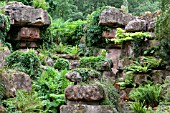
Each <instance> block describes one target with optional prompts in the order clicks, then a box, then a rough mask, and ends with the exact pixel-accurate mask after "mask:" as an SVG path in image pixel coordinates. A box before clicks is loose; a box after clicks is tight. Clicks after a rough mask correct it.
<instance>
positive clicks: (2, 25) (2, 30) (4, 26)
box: [0, 13, 10, 42]
mask: <svg viewBox="0 0 170 113" xmlns="http://www.w3.org/2000/svg"><path fill="white" fill-rule="evenodd" d="M9 30H10V19H9V17H8V16H6V15H4V14H1V13H0V40H2V41H3V42H5V38H6V36H7V32H8V31H9Z"/></svg>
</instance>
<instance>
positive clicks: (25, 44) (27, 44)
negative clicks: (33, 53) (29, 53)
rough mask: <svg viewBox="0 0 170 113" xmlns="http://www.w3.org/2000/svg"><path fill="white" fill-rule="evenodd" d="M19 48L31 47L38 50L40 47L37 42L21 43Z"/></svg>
mask: <svg viewBox="0 0 170 113" xmlns="http://www.w3.org/2000/svg"><path fill="white" fill-rule="evenodd" d="M19 47H21V48H24V47H30V48H36V47H38V45H37V43H36V42H20V43H19Z"/></svg>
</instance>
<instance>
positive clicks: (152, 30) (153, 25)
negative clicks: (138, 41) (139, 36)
mask: <svg viewBox="0 0 170 113" xmlns="http://www.w3.org/2000/svg"><path fill="white" fill-rule="evenodd" d="M154 29H155V21H151V22H149V24H148V31H149V32H154Z"/></svg>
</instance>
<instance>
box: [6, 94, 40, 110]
mask: <svg viewBox="0 0 170 113" xmlns="http://www.w3.org/2000/svg"><path fill="white" fill-rule="evenodd" d="M3 104H4V106H5V107H6V109H7V111H8V112H9V113H32V112H36V113H41V112H42V107H43V103H42V101H41V99H40V98H39V97H38V94H37V93H36V92H34V93H33V92H30V93H27V92H25V91H17V94H16V97H14V98H9V99H7V100H4V101H3Z"/></svg>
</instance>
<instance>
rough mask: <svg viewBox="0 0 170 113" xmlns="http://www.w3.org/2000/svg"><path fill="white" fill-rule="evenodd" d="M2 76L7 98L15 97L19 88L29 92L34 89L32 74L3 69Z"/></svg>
mask: <svg viewBox="0 0 170 113" xmlns="http://www.w3.org/2000/svg"><path fill="white" fill-rule="evenodd" d="M0 78H1V79H2V81H3V84H4V89H5V90H4V96H5V97H6V98H9V97H14V96H15V95H16V91H17V90H25V91H28V92H29V91H30V90H31V89H32V86H31V78H30V76H29V75H27V74H25V73H23V72H16V71H14V70H6V71H3V70H1V71H0Z"/></svg>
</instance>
